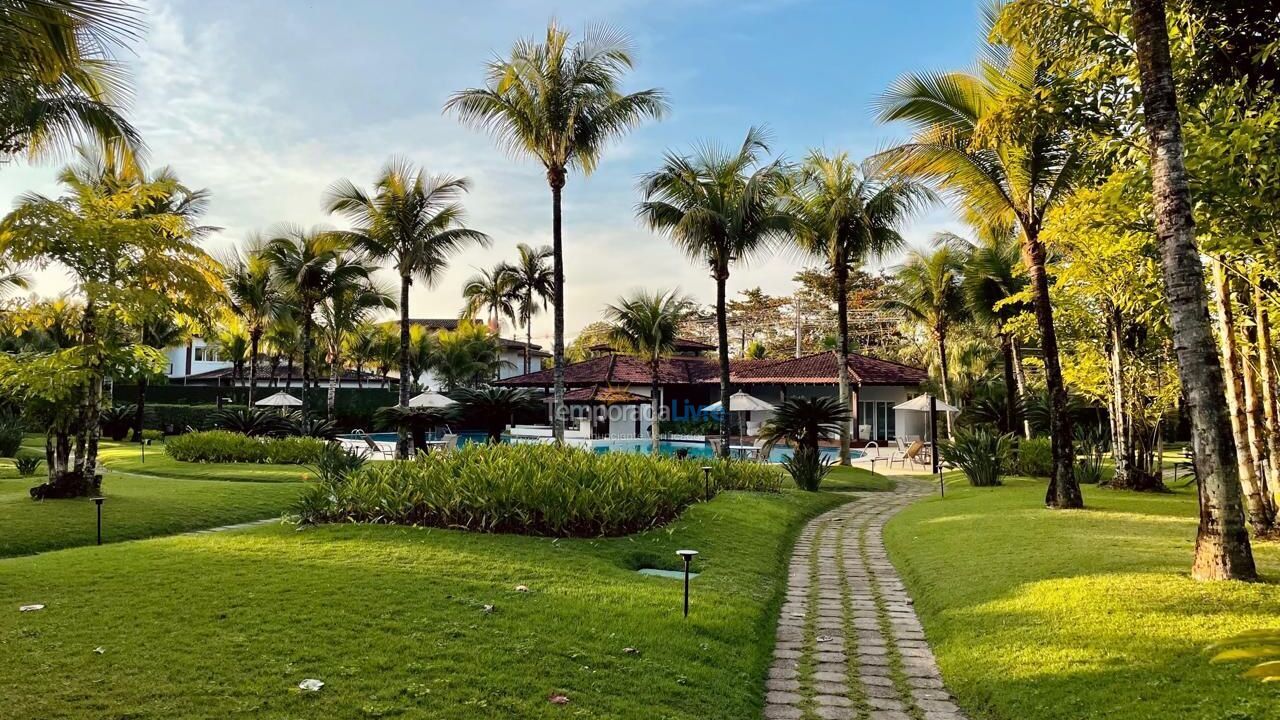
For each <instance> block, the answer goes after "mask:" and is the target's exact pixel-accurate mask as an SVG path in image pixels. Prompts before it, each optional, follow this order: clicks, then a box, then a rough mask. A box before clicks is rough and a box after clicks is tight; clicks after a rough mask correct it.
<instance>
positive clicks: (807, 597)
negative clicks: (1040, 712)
mask: <svg viewBox="0 0 1280 720" xmlns="http://www.w3.org/2000/svg"><path fill="white" fill-rule="evenodd" d="M928 492H929V487H928V486H927V485H925V484H924V483H919V482H915V481H910V480H899V483H898V489H897V490H896V491H894V492H886V493H861V494H859V495H858V496H857V499H855V500H854V501H853V502H851V503H849V504H847V505H845V506H843V507H840V508H837V509H835V510H832V511H830V512H828V513H825V514H823V515H821V516H819V517H817V518H815V519H814V520H812V521H811V522H810V523H809V524H808V525H807V526H806V527H805V528H804V530H803V531H802V532H801V534H800V538H799V540H797V542H796V546H795V549H794V550H793V552H792V556H791V563H790V567H789V568H788V573H787V583H788V586H787V596H786V602H785V603H784V604H783V606H782V611H781V614H780V616H779V619H778V632H777V639H778V642H777V646H776V648H775V650H774V660H773V666H772V667H771V668H770V669H769V685H768V696H767V698H766V705H765V711H764V717H765V718H766V720H786V719H791V718H795V719H796V720H813V719H817V720H845V719H847V720H913V718H921V717H923V718H926V719H927V720H965V716H964V714H963V713H962V712H961V711H960V709H959V708H958V707H957V706H956V705H955V703H954V702H953V699H952V697H951V695H950V693H948V692H947V691H946V688H945V686H944V685H943V682H942V676H941V673H940V672H939V670H938V663H937V661H936V660H935V659H934V657H933V652H932V651H931V650H930V649H929V645H928V643H927V642H926V641H925V637H924V631H923V629H922V628H921V626H920V620H919V619H918V618H917V617H916V613H915V608H914V607H913V605H912V601H911V598H910V596H909V595H908V594H907V591H906V588H905V587H904V586H903V584H902V580H901V578H899V577H898V572H897V570H895V569H894V567H893V564H892V563H891V562H889V557H888V554H887V553H886V552H885V548H884V542H883V540H882V530H883V528H884V523H885V521H887V520H888V519H889V518H890V517H891V516H892V515H893V514H894V513H896V512H897V511H898V510H900V509H902V508H903V507H904V506H906V505H907V504H909V503H910V502H912V501H913V500H915V499H916V498H919V497H920V496H922V495H924V494H926V493H928Z"/></svg>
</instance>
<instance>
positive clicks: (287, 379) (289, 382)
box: [284, 355, 294, 390]
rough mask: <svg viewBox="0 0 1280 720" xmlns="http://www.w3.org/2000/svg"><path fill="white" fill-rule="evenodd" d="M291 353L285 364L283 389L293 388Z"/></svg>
mask: <svg viewBox="0 0 1280 720" xmlns="http://www.w3.org/2000/svg"><path fill="white" fill-rule="evenodd" d="M293 359H294V358H293V355H290V356H289V362H288V363H286V364H285V375H284V389H285V390H292V389H293Z"/></svg>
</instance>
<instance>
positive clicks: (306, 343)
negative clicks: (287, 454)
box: [302, 307, 315, 422]
mask: <svg viewBox="0 0 1280 720" xmlns="http://www.w3.org/2000/svg"><path fill="white" fill-rule="evenodd" d="M314 310H315V308H314V307H304V308H303V309H302V419H303V421H304V422H305V421H306V419H307V418H308V417H310V412H311V411H310V408H308V407H307V388H308V386H310V385H311V315H312V313H313V312H314Z"/></svg>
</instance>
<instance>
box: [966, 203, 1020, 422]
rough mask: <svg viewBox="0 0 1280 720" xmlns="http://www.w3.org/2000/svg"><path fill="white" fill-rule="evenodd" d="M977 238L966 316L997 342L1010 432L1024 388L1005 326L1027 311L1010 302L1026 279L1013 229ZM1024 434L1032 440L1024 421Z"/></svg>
mask: <svg viewBox="0 0 1280 720" xmlns="http://www.w3.org/2000/svg"><path fill="white" fill-rule="evenodd" d="M980 235H981V240H980V242H979V243H978V244H977V245H975V246H974V247H972V248H971V249H970V250H969V251H968V253H967V257H966V258H965V264H964V269H963V272H964V280H963V281H962V283H961V284H962V286H963V290H964V297H965V304H966V306H967V309H968V310H969V312H970V313H972V315H973V317H974V319H976V320H977V321H978V322H980V323H982V324H984V325H986V326H988V327H990V328H991V329H993V330H994V331H995V334H996V337H997V338H998V339H999V341H1000V354H1001V356H1002V358H1003V365H1004V386H1005V393H1004V400H1005V420H1006V427H1008V428H1010V429H1012V428H1014V427H1016V425H1017V423H1018V414H1019V413H1018V408H1019V407H1020V405H1021V396H1022V394H1023V392H1025V388H1023V384H1022V380H1021V379H1020V378H1021V368H1020V358H1019V355H1018V352H1017V349H1016V347H1015V340H1014V337H1013V334H1012V333H1011V332H1010V331H1009V329H1008V323H1009V321H1011V320H1012V319H1013V318H1014V317H1016V316H1017V315H1019V314H1021V313H1022V312H1024V311H1026V310H1027V308H1026V307H1024V305H1025V303H1022V302H1015V301H1013V298H1014V297H1016V296H1018V295H1020V294H1021V293H1022V292H1023V290H1024V289H1025V288H1026V285H1027V279H1026V276H1024V275H1023V274H1022V273H1020V272H1018V268H1019V266H1020V265H1021V259H1020V251H1019V249H1018V241H1017V238H1016V237H1015V236H1014V233H1013V228H1010V227H1003V228H991V229H984V230H983V231H981V233H980ZM950 238H951V240H950V242H951V243H953V244H957V245H958V246H959V244H961V243H964V244H967V241H966V240H963V239H962V238H959V237H957V236H950ZM1011 431H1012V430H1011ZM1023 432H1024V434H1025V435H1026V437H1027V438H1028V439H1029V438H1030V437H1031V424H1030V423H1029V422H1027V421H1026V420H1025V419H1023Z"/></svg>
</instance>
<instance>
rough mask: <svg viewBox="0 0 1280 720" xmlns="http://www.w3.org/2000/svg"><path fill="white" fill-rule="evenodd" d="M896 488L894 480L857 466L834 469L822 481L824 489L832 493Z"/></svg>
mask: <svg viewBox="0 0 1280 720" xmlns="http://www.w3.org/2000/svg"><path fill="white" fill-rule="evenodd" d="M894 487H895V483H894V481H893V478H890V477H885V476H884V475H881V474H879V473H873V472H871V471H870V470H868V469H866V468H862V467H857V466H848V467H841V466H836V467H833V468H831V472H830V473H829V474H828V475H827V477H826V478H825V479H823V481H822V489H823V490H828V491H831V492H851V491H855V490H861V491H866V490H873V491H878V490H892V489H893V488H894Z"/></svg>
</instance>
